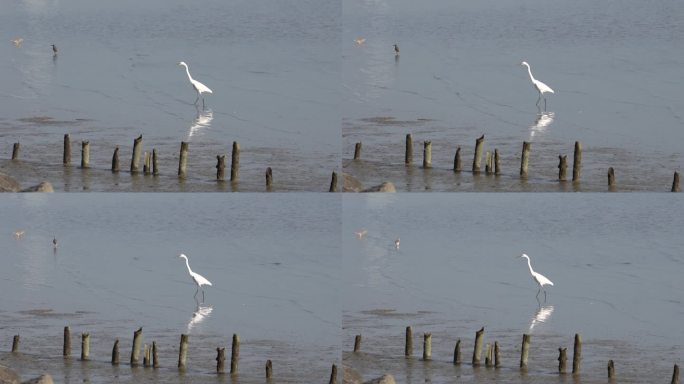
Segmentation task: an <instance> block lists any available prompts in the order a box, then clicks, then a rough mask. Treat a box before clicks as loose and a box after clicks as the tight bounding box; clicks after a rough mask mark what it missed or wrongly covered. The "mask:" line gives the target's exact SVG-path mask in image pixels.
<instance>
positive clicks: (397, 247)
mask: <svg viewBox="0 0 684 384" xmlns="http://www.w3.org/2000/svg"><path fill="white" fill-rule="evenodd" d="M399 243H400V241H399V238H398V237H397V239H396V240H394V249H399Z"/></svg>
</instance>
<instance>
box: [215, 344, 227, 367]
mask: <svg viewBox="0 0 684 384" xmlns="http://www.w3.org/2000/svg"><path fill="white" fill-rule="evenodd" d="M225 361H226V349H225V348H216V373H225V372H226V370H225V368H224V365H225Z"/></svg>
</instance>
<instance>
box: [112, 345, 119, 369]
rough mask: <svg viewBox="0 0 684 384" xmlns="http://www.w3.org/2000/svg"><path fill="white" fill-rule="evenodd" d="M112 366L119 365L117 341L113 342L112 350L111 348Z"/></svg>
mask: <svg viewBox="0 0 684 384" xmlns="http://www.w3.org/2000/svg"><path fill="white" fill-rule="evenodd" d="M112 364H113V365H118V364H119V339H116V340H115V341H114V348H112Z"/></svg>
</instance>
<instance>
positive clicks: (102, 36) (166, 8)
mask: <svg viewBox="0 0 684 384" xmlns="http://www.w3.org/2000/svg"><path fill="white" fill-rule="evenodd" d="M2 9H3V11H2V13H1V14H0V34H1V35H2V39H3V44H0V57H2V59H0V84H2V89H1V90H0V154H3V155H2V157H3V158H6V157H5V155H4V154H7V157H9V154H10V153H11V148H12V143H14V142H21V144H22V156H21V159H22V160H25V161H30V162H32V163H34V164H37V163H44V164H46V165H61V158H62V139H63V135H64V134H67V133H68V134H70V135H71V138H72V140H74V141H75V142H76V144H77V145H78V150H79V151H80V142H81V141H90V144H91V146H92V148H91V164H92V166H93V167H94V168H100V169H108V168H109V166H110V164H111V158H112V153H113V152H114V148H115V147H116V146H120V147H121V156H122V158H125V159H126V160H127V162H123V161H122V169H128V163H129V162H130V153H131V150H132V144H133V139H134V138H136V137H137V136H139V135H140V134H142V135H143V136H144V141H143V143H144V150H145V151H151V150H152V148H156V149H157V151H158V153H159V156H160V160H161V159H165V160H163V161H161V162H160V164H166V165H165V166H161V165H160V167H161V168H162V172H163V173H165V174H167V175H168V174H175V171H176V169H177V166H178V164H177V158H178V152H179V148H180V142H181V141H186V142H189V143H190V158H189V162H188V165H189V168H190V169H192V170H193V171H192V172H190V173H191V174H194V175H195V176H196V178H195V179H191V181H192V182H193V183H192V184H194V185H195V187H194V190H211V188H210V187H206V186H203V182H204V179H212V178H215V169H214V166H215V165H216V156H217V155H221V154H226V153H228V154H229V153H230V150H231V145H232V142H233V141H237V142H239V143H240V145H241V147H242V156H241V164H242V166H243V167H246V168H247V169H254V176H253V177H254V178H258V181H259V183H258V185H259V188H258V189H257V187H255V186H254V187H250V188H249V189H251V190H262V188H261V186H262V185H263V182H262V178H263V172H264V171H265V170H266V168H267V167H269V166H270V167H273V168H274V175H275V176H276V177H275V180H278V179H279V178H280V180H281V181H283V180H288V181H286V182H283V183H282V185H283V187H282V188H281V189H290V190H316V191H318V190H321V188H320V185H322V184H324V183H323V182H322V180H325V181H328V182H329V177H330V172H332V171H333V170H334V169H335V168H338V167H339V142H340V128H339V127H340V115H339V113H338V109H339V108H338V106H339V99H340V97H339V92H338V89H339V84H340V65H339V52H338V50H337V49H336V48H335V47H336V46H339V37H340V28H341V27H340V15H341V11H340V9H341V4H340V2H338V1H328V0H326V1H316V2H311V1H260V2H250V1H229V2H226V1H214V0H202V1H198V2H192V3H188V2H184V1H145V2H144V3H140V2H137V1H117V2H110V3H106V4H94V3H92V2H89V1H82V0H67V1H34V0H25V1H4V2H3V4H2ZM15 38H22V39H23V42H22V43H21V45H20V46H15V45H14V44H13V43H12V42H10V40H13V39H15ZM51 44H56V45H57V47H58V50H59V53H58V55H57V56H53V53H52V48H51V47H50V45H51ZM179 61H185V62H187V63H188V65H189V66H190V72H191V74H192V76H193V77H194V78H195V79H197V80H199V81H201V82H202V83H204V84H206V85H207V86H209V88H211V89H212V90H213V92H214V93H213V94H212V95H208V96H206V97H205V99H206V103H205V108H202V105H201V102H200V103H199V106H195V105H193V102H194V101H195V98H196V93H195V91H194V90H193V89H192V87H191V86H190V83H189V82H188V78H187V77H186V74H185V71H184V70H183V68H182V67H179V66H178V65H177V64H178V62H179ZM79 151H77V148H74V163H76V162H77V161H78V159H77V158H78V154H79ZM228 158H230V155H228ZM124 163H127V164H126V166H125V167H124V166H123V164H124ZM228 166H229V167H230V161H228ZM60 168H61V167H60ZM257 170H258V172H257ZM10 171H13V172H16V173H17V174H19V176H20V177H21V176H22V175H24V174H25V173H27V172H28V171H26V170H23V169H10ZM40 171H41V172H42V173H41V174H39V175H35V176H34V177H33V178H32V179H31V180H29V181H33V179H40V178H47V179H49V180H52V181H53V184H55V185H57V188H59V189H60V190H61V189H66V190H74V189H79V188H80V187H81V185H82V184H83V183H87V182H81V181H80V180H78V182H74V183H73V184H76V185H70V184H69V183H68V175H67V176H65V175H63V174H62V172H61V169H58V170H52V169H50V168H47V169H45V168H41V169H40ZM302 173H304V174H306V175H307V177H305V178H303V179H305V180H298V178H302V177H301V176H300V174H302ZM198 174H199V175H201V177H199V176H198ZM278 175H280V177H278ZM26 177H27V176H24V178H26ZM63 179H67V184H68V185H67V186H62V184H63V183H62V182H61V181H62V180H63ZM244 179H245V182H246V183H248V182H249V181H247V180H248V179H249V177H245V178H244ZM115 183H116V181H112V180H111V179H109V178H104V179H97V183H96V184H95V185H91V186H90V189H91V190H117V188H116V187H115V186H114V184H115ZM147 186H148V188H147V189H148V190H149V189H151V190H162V191H167V190H171V191H174V190H182V188H179V187H177V186H174V185H171V184H169V185H163V184H162V185H154V183H152V182H149V183H147ZM190 189H193V188H190ZM126 190H146V189H145V188H136V187H135V186H130V187H127V188H126Z"/></svg>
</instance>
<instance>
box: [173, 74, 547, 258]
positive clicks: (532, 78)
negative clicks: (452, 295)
mask: <svg viewBox="0 0 684 384" xmlns="http://www.w3.org/2000/svg"><path fill="white" fill-rule="evenodd" d="M526 67H527V73H528V74H529V75H530V80H532V81H533V82H534V76H532V70H531V69H530V66H529V65H526ZM185 69H186V70H187V68H185ZM188 76H190V73H189V72H188ZM527 262H528V263H529V262H530V260H529V259H528V260H527ZM530 269H532V267H530Z"/></svg>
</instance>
